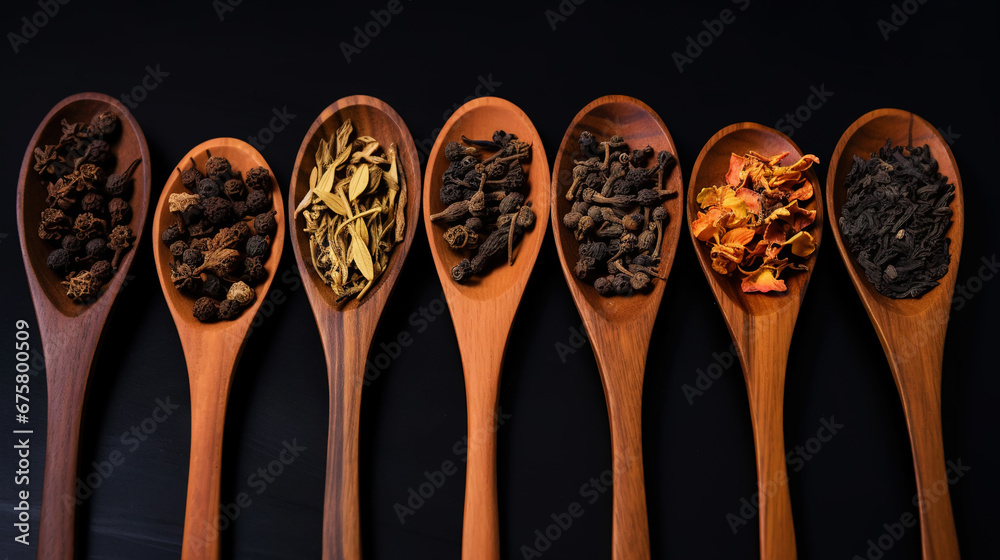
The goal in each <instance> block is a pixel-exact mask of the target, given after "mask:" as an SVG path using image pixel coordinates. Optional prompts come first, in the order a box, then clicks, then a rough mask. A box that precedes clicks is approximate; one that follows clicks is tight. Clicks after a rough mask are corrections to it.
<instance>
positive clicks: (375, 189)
mask: <svg viewBox="0 0 1000 560" xmlns="http://www.w3.org/2000/svg"><path fill="white" fill-rule="evenodd" d="M353 131H354V127H353V125H352V124H351V121H350V119H348V120H346V121H345V122H344V124H342V125H341V126H340V128H339V129H337V132H336V134H335V135H334V136H333V137H331V138H330V140H329V141H327V140H320V142H319V147H318V148H317V150H316V167H314V168H313V170H312V173H311V174H310V175H309V192H307V193H306V195H305V197H304V198H303V199H302V201H301V202H300V203H299V205H298V207H297V208H296V209H295V213H296V215H298V214H299V213H300V212H301V213H302V215H303V217H304V218H305V228H303V230H304V231H305V232H306V233H308V234H309V254H310V256H311V257H312V263H313V268H314V269H315V270H316V274H319V276H320V278H322V279H323V282H325V283H326V285H327V286H329V287H330V289H332V290H333V293H334V294H335V295H336V296H337V301H341V302H342V301H345V300H347V299H350V298H358V299H361V298H362V297H364V295H365V294H366V293H368V290H369V289H370V288H371V287H372V286H373V285H374V284H375V281H376V280H378V277H379V276H381V275H382V273H383V272H385V269H386V267H387V266H388V265H389V254H390V253H391V252H392V249H393V247H395V246H396V244H397V243H399V242H401V241H402V240H403V236H404V235H405V234H406V212H405V210H406V177H405V176H404V174H403V169H402V168H401V167H400V165H399V157H398V155H397V153H396V146H395V144H389V148H388V150H386V151H384V152H383V150H382V149H381V146H380V145H379V143H378V141H377V140H375V139H374V138H372V137H371V136H359V137H357V138H356V139H355V140H354V141H353V142H352V141H351V140H350V137H351V134H352V133H353ZM331 148H332V150H331Z"/></svg>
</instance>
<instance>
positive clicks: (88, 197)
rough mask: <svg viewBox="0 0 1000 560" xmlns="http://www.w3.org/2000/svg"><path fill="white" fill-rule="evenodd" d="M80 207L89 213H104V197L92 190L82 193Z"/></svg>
mask: <svg viewBox="0 0 1000 560" xmlns="http://www.w3.org/2000/svg"><path fill="white" fill-rule="evenodd" d="M80 209H81V210H83V211H84V212H90V213H91V214H95V215H103V214H104V213H105V206H104V197H103V196H101V195H100V194H98V193H97V192H94V191H91V192H88V193H87V194H85V195H83V200H81V201H80Z"/></svg>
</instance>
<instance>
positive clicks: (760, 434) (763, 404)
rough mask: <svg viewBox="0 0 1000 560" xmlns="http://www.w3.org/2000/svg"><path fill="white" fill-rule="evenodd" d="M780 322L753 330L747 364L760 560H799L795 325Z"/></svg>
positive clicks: (767, 322) (756, 324)
mask: <svg viewBox="0 0 1000 560" xmlns="http://www.w3.org/2000/svg"><path fill="white" fill-rule="evenodd" d="M776 319H778V318H777V317H774V316H771V317H768V318H761V319H758V320H756V321H755V322H754V324H753V325H752V326H751V333H752V334H751V335H750V336H751V338H750V342H749V347H750V350H749V352H747V353H746V354H747V355H745V356H741V359H743V371H744V377H745V378H746V383H747V395H748V397H749V399H750V419H751V421H752V423H753V441H754V453H755V455H756V459H757V496H758V499H759V504H760V505H759V507H760V557H761V559H762V560H794V559H795V557H796V552H795V526H794V523H793V520H792V501H791V494H790V493H789V490H788V472H787V470H786V468H785V432H784V395H785V368H786V366H787V362H788V351H789V348H790V347H791V326H792V325H789V326H787V328H782V327H781V326H780V325H779V324H778V323H777V321H776Z"/></svg>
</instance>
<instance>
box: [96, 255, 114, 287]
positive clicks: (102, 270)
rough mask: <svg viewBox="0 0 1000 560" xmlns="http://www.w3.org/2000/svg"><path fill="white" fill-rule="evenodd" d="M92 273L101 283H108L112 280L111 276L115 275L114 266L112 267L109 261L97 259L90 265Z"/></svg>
mask: <svg viewBox="0 0 1000 560" xmlns="http://www.w3.org/2000/svg"><path fill="white" fill-rule="evenodd" d="M90 274H91V275H93V276H94V278H96V279H97V281H98V282H100V283H101V284H105V283H107V282H108V281H109V280H111V277H112V276H114V275H115V271H114V268H112V266H111V263H110V262H109V261H106V260H104V261H97V262H95V263H94V264H93V265H92V266H91V267H90Z"/></svg>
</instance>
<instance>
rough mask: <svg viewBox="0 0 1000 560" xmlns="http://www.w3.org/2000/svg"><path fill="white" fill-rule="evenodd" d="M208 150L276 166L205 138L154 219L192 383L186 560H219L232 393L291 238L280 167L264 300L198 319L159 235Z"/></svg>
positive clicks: (160, 268) (236, 166) (250, 164)
mask: <svg viewBox="0 0 1000 560" xmlns="http://www.w3.org/2000/svg"><path fill="white" fill-rule="evenodd" d="M206 150H210V151H211V152H212V155H213V156H222V157H225V158H227V159H228V160H229V162H230V164H231V165H232V169H233V171H239V172H241V173H242V174H246V172H247V171H248V170H249V169H251V168H254V167H257V166H263V167H265V168H267V169H268V170H271V167H270V166H269V165H268V164H267V162H266V161H264V157H263V156H261V155H260V153H259V152H258V151H257V150H255V149H254V148H253V146H250V145H249V144H247V143H246V142H243V141H242V140H237V139H235V138H215V139H212V140H208V141H207V142H203V143H201V144H199V145H198V146H196V147H195V148H194V149H192V150H191V151H190V152H188V153H187V154H186V155H185V156H184V157H183V158H181V160H180V162H179V163H178V164H177V167H175V168H174V171H173V173H171V174H170V178H168V179H167V183H166V185H164V187H163V194H162V195H160V203H159V204H158V205H157V206H156V215H155V217H154V218H153V220H154V221H153V234H154V243H153V245H154V246H155V249H154V251H153V257H154V259H155V260H156V271H157V274H158V275H159V278H160V286H161V287H162V288H163V297H164V298H165V299H166V300H167V307H169V308H170V314H171V315H173V317H174V323H175V324H176V325H177V334H178V335H180V339H181V346H182V347H183V348H184V360H185V361H186V362H187V367H188V379H189V381H190V383H191V461H190V467H189V471H188V488H187V505H186V511H185V515H184V542H183V546H182V549H181V557H182V558H184V559H185V560H194V559H209V560H212V559H216V558H218V557H219V527H218V521H219V492H220V487H219V483H220V476H221V474H222V434H223V424H224V422H225V419H226V401H228V399H229V389H230V387H231V386H232V381H233V373H234V372H235V370H236V364H237V362H238V361H239V358H240V355H241V354H242V353H243V347H244V345H245V344H246V340H247V333H248V332H249V329H250V324H251V323H252V322H253V320H254V316H255V315H256V314H257V309H259V308H260V305H261V303H262V302H263V301H264V296H265V295H266V294H267V291H268V288H269V287H270V285H271V281H272V280H273V279H274V275H275V273H276V271H277V269H278V261H280V260H281V249H282V246H283V242H284V239H285V220H284V208H283V205H282V200H281V192H280V190H279V189H278V182H277V179H276V178H275V177H274V172H273V171H271V176H272V187H271V202H272V204H273V210H276V211H277V214H276V215H275V221H276V222H277V224H278V230H277V231H276V232H275V233H274V235H272V236H271V251H270V254H269V255H268V258H267V261H266V263H265V264H264V268H265V269H266V270H267V279H266V280H264V281H263V282H261V283H260V284H258V285H257V286H255V287H254V288H255V290H256V292H257V299H256V300H254V303H253V304H251V305H250V306H249V307H247V308H246V309H244V310H243V313H242V314H241V315H240V316H239V318H237V319H235V320H233V321H218V322H215V323H202V322H200V321H198V320H197V319H195V318H194V316H193V315H192V309H193V307H194V302H195V299H196V298H194V297H191V296H190V295H187V294H184V293H181V292H180V291H178V290H177V289H176V288H175V287H174V285H173V283H172V282H171V281H170V264H169V263H171V262H173V258H172V256H171V255H170V250H169V248H168V247H167V245H166V244H165V243H163V242H162V241H161V240H160V235H161V234H162V233H163V230H165V229H167V228H168V227H169V226H170V225H172V224H173V223H174V218H173V216H172V215H171V214H170V208H169V203H168V200H169V198H170V195H171V194H174V193H183V192H188V191H187V189H185V188H184V185H183V184H182V183H181V171H183V170H185V169H188V168H189V167H191V158H194V161H195V162H196V163H197V165H198V169H200V170H201V171H202V172H204V170H205V162H206V161H207V159H208V155H207V153H206Z"/></svg>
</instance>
